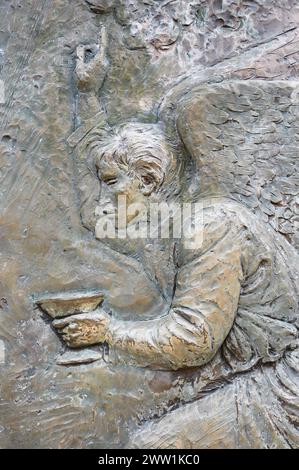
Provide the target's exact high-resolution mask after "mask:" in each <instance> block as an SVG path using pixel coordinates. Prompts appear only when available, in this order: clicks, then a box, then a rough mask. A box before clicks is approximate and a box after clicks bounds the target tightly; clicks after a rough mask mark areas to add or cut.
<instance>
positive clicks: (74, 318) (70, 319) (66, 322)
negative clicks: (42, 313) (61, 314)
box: [52, 315, 79, 329]
mask: <svg viewBox="0 0 299 470" xmlns="http://www.w3.org/2000/svg"><path fill="white" fill-rule="evenodd" d="M78 316H79V315H72V316H70V317H65V318H61V319H59V320H54V321H53V323H52V325H53V326H54V328H57V329H60V328H64V327H65V326H67V325H70V324H71V323H76V321H77V318H78Z"/></svg>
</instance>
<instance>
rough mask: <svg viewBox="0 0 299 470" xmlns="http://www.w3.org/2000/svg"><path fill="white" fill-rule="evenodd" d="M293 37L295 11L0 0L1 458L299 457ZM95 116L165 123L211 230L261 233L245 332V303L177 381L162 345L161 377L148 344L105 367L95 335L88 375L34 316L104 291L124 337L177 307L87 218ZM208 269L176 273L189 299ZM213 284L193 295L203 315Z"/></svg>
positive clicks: (298, 41)
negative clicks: (249, 453)
mask: <svg viewBox="0 0 299 470" xmlns="http://www.w3.org/2000/svg"><path fill="white" fill-rule="evenodd" d="M298 21H299V7H298V2H297V1H296V0H280V1H279V0H277V1H276V0H255V1H253V0H252V1H250V0H248V1H245V0H244V1H243V0H235V1H233V0H223V1H221V0H214V1H213V0H207V1H199V0H198V1H196V0H194V1H189V0H174V1H169V0H165V1H163V0H161V1H157V0H147V1H145V0H144V1H143V0H115V1H113V0H105V1H104V0H103V1H102V0H95V1H93V0H88V1H86V2H85V1H83V0H53V1H51V2H50V1H49V0H26V1H24V2H20V1H17V0H1V1H0V79H1V80H3V82H4V88H5V103H4V104H0V123H1V124H0V165H1V167H0V178H1V183H0V195H1V196H0V197H1V199H0V208H1V213H0V224H1V227H0V230H1V242H0V243H1V245H0V259H1V263H0V340H1V345H2V346H3V345H4V346H3V347H2V346H1V348H2V349H1V351H3V352H4V353H5V354H4V355H5V357H4V361H2V362H1V361H0V373H1V379H0V399H1V409H0V445H1V447H3V448H14V447H19V448H20V447H21V448H23V447H35V448H45V447H51V448H54V447H59V448H68V447H75V448H94V447H96V448H105V447H106V448H107V447H110V448H111V447H116V448H122V447H126V446H130V447H131V446H132V447H134V446H145V447H146V446H152V447H180V446H181V447H196V448H205V447H234V448H236V447H251V448H253V447H268V448H269V447H271V446H272V447H297V446H298V434H296V431H295V427H296V424H297V425H298V415H297V416H296V413H298V353H297V351H296V348H295V345H294V344H295V343H294V341H295V339H296V334H297V333H296V329H295V326H296V323H297V325H298V291H296V288H295V287H291V284H292V286H293V285H294V286H296V285H298V284H297V283H298V258H297V253H296V251H295V250H296V249H297V250H298V245H299V239H298V223H299V219H298V217H299V216H298V202H299V201H298V197H299V196H298V187H299V183H298V175H297V169H298V96H299V95H298V90H299V88H297V82H296V80H298V45H299V36H298ZM102 26H105V31H106V33H107V59H108V62H107V63H106V64H105V74H104V75H103V77H102V79H104V82H103V83H101V85H102V86H101V89H100V94H99V98H100V100H99V103H100V106H99V107H98V103H97V100H96V99H95V100H91V101H88V102H87V106H86V103H85V106H84V103H83V104H82V100H81V98H82V93H81V92H82V89H81V90H80V83H79V85H78V83H76V79H75V76H76V74H75V60H76V51H77V46H79V45H89V44H97V42H98V38H99V35H100V31H103V29H102ZM77 53H78V52H77ZM80 94H81V96H80ZM95 98H96V97H95ZM228 103H229V104H228ZM88 113H89V114H90V115H89V116H87V114H88ZM97 113H98V114H97ZM103 113H104V114H105V119H106V120H107V121H108V122H109V123H110V125H118V124H120V123H122V122H127V121H129V120H131V119H134V120H136V121H141V122H155V121H157V120H159V121H164V122H165V123H166V125H167V126H169V127H170V128H173V124H174V123H175V124H176V128H177V129H178V130H179V134H180V137H181V139H182V141H183V143H184V145H185V147H186V151H187V153H188V154H190V155H191V157H192V158H191V160H192V162H191V163H190V167H191V168H189V171H190V173H192V169H193V170H196V169H198V170H199V175H200V178H199V179H201V181H200V184H201V186H200V185H199V186H198V187H199V188H200V191H202V194H208V195H212V196H215V192H216V195H217V196H221V197H224V198H226V197H227V195H229V197H232V198H233V199H234V201H235V202H232V201H231V199H230V200H229V202H226V199H225V201H224V203H223V206H225V207H224V209H223V206H222V208H221V207H220V209H219V208H217V207H216V206H215V205H213V207H212V209H210V208H209V207H210V206H209V205H208V206H207V208H206V210H207V214H208V215H207V217H208V218H209V217H210V218H211V220H214V219H215V217H216V216H217V217H218V216H219V218H218V219H217V218H216V219H215V220H220V221H221V214H222V216H223V210H224V214H225V217H227V219H228V220H229V221H230V223H231V227H233V229H236V227H240V225H238V224H240V221H242V223H243V225H244V226H246V228H247V230H248V231H250V234H251V235H252V234H253V235H254V237H253V238H254V243H252V245H251V244H250V243H248V244H247V245H246V250H247V251H246V253H247V260H254V259H256V258H255V257H256V256H257V254H258V255H261V257H260V258H259V261H260V263H261V266H260V267H261V270H260V271H259V274H258V276H257V278H256V279H252V282H253V284H254V282H255V283H258V284H259V289H260V290H259V296H258V297H256V294H255V297H254V296H253V297H254V299H253V300H252V299H251V298H250V293H251V292H250V289H249V287H248V285H247V286H246V285H245V284H243V285H242V286H241V289H243V290H242V291H241V294H243V295H244V296H246V295H247V297H246V302H247V306H248V303H250V301H252V302H253V303H254V305H255V313H256V312H257V317H255V318H254V319H253V318H252V317H251V315H252V311H249V312H248V309H247V310H246V308H244V309H243V311H242V305H241V306H240V304H239V305H238V313H237V316H236V322H235V323H234V326H233V328H232V329H231V333H230V335H229V337H228V340H227V341H226V342H225V343H224V344H223V346H222V347H221V350H218V351H217V354H216V356H214V357H213V359H212V362H211V363H209V362H208V356H205V360H203V361H202V362H201V361H199V362H197V363H196V360H195V359H194V356H192V361H193V360H195V363H192V361H191V363H189V362H188V361H187V362H185V359H186V358H185V356H184V355H183V356H182V357H179V358H175V361H176V360H178V362H176V363H175V364H174V363H173V359H172V357H171V350H170V352H169V349H167V345H163V346H165V349H164V350H162V354H160V352H159V353H157V354H158V358H159V359H158V362H157V363H156V365H157V364H158V368H157V367H156V368H154V367H148V368H144V367H143V366H144V362H145V363H146V365H147V364H148V363H149V364H150V365H151V362H150V359H149V356H148V355H147V354H144V356H145V357H143V353H144V352H145V350H146V347H147V346H146V338H147V336H146V333H143V341H144V344H145V345H144V344H143V346H142V348H141V349H138V348H137V354H136V351H135V354H133V359H131V357H126V356H124V357H118V352H116V353H115V357H114V352H113V342H114V343H116V345H117V343H122V341H123V339H124V337H125V334H126V333H127V330H128V327H127V325H125V326H124V327H123V328H124V329H123V331H122V330H121V327H119V328H120V329H119V330H118V331H112V332H111V334H110V336H109V335H108V336H107V337H106V338H105V339H106V340H107V342H108V343H110V346H111V347H110V351H108V347H107V345H105V347H99V346H97V345H96V346H92V348H91V349H90V351H91V353H90V355H89V359H88V361H90V363H88V364H86V363H84V364H80V362H82V361H81V359H82V358H81V359H80V353H78V352H76V351H75V352H74V353H72V354H74V355H75V354H79V355H78V356H77V358H76V357H75V356H73V357H71V356H70V352H69V350H66V349H67V347H66V345H65V344H64V343H63V342H62V341H61V340H60V337H59V336H58V335H57V334H56V332H55V331H54V328H52V325H51V323H50V321H49V318H48V317H47V316H46V315H45V314H43V313H42V312H41V311H40V309H38V308H37V306H36V303H35V298H36V297H35V296H37V295H51V293H57V292H62V291H66V292H69V291H82V290H83V291H84V290H86V292H89V291H91V290H100V291H102V292H103V293H104V297H105V301H104V308H106V310H109V311H112V313H113V316H114V318H116V319H117V321H119V322H124V321H125V320H126V321H128V320H129V321H130V322H132V323H136V321H137V320H152V321H155V320H156V317H157V316H158V314H159V315H161V313H162V312H164V313H165V312H167V311H168V309H169V307H170V305H171V301H172V296H173V286H174V278H175V266H174V265H173V264H172V262H171V261H170V259H171V255H172V253H173V251H172V248H173V247H172V246H168V245H167V244H166V245H162V247H161V245H157V246H154V247H153V250H152V251H150V250H149V251H148V252H147V250H146V249H145V246H142V245H140V246H139V245H138V246H136V247H135V248H136V249H135V253H134V254H132V253H130V256H128V254H127V253H124V252H123V253H122V252H121V251H122V250H121V249H119V247H117V246H116V247H115V246H113V245H112V246H109V244H104V243H102V242H101V241H99V240H96V239H95V237H94V233H93V231H92V230H90V226H89V222H88V220H89V219H88V217H87V218H86V220H85V215H84V211H83V210H82V194H83V195H84V194H85V195H87V196H88V197H91V199H92V196H93V194H97V191H98V189H97V188H98V186H97V185H98V182H96V181H94V180H93V179H92V177H91V176H88V177H87V178H88V179H87V180H86V179H85V180H84V177H85V174H84V165H85V164H86V158H87V157H86V152H85V150H84V149H86V146H87V144H86V142H85V141H84V139H83V141H82V136H84V135H85V134H86V131H87V130H89V129H94V128H96V129H100V132H102V131H101V129H102V127H103V126H102V124H101V122H102V120H103ZM88 119H89V120H88ZM82 129H83V131H82ZM74 131H75V133H74ZM80 132H82V135H81V134H80ZM78 136H79V137H78ZM93 138H94V137H93ZM87 140H88V139H87ZM78 141H79V145H78ZM80 145H81V147H80ZM74 147H75V149H74ZM84 152H85V153H84ZM78 156H79V159H78ZM85 157H86V158H85ZM192 165H193V166H192ZM188 182H189V180H188V179H187V181H185V182H184V184H185V186H186V187H189V184H187V183H188ZM194 184H195V186H196V180H195V182H194ZM194 184H193V185H190V188H193V187H194ZM198 187H196V190H195V192H196V191H198ZM215 188H216V189H217V190H216V191H215ZM200 191H199V192H200ZM209 193H211V194H209ZM83 202H86V201H83ZM87 202H89V201H87ZM231 204H232V206H231ZM234 204H235V205H234ZM215 207H216V208H215ZM80 210H81V212H80ZM218 211H219V212H218ZM219 214H220V215H219ZM87 219H88V220H87ZM243 219H244V220H243ZM236 220H237V222H236ZM260 224H261V225H260ZM263 224H264V225H263ZM241 225H242V224H241ZM266 227H267V228H266ZM221 228H223V227H220V228H219V227H216V229H215V228H212V229H211V230H212V231H213V230H214V232H215V233H218V234H219V230H221ZM236 230H237V229H236ZM240 230H241V229H240ZM214 232H213V233H214ZM211 233H212V232H211ZM240 233H241V231H240V232H238V231H237V232H236V233H235V236H236V237H235V238H234V239H233V238H231V239H230V242H229V243H228V248H227V247H225V249H222V251H221V253H222V255H223V258H222V262H223V266H224V265H225V266H226V267H227V264H226V263H227V261H226V259H225V253H227V252H229V257H228V259H229V263H231V265H233V262H232V256H233V257H234V256H235V257H236V258H237V254H236V253H235V252H234V250H235V251H236V252H237V251H238V249H241V248H242V247H243V245H242V243H243V239H242V242H241V235H240ZM242 233H243V232H242ZM261 233H263V234H264V235H263V236H264V238H263V237H262V238H263V239H259V236H258V235H259V234H261ZM239 235H240V240H239V238H238V237H239ZM211 239H212V238H211ZM256 240H258V241H256ZM267 250H268V251H267ZM232 253H233V254H232ZM265 253H267V254H268V257H267V256H266V257H265ZM262 255H263V256H264V258H263V257H262ZM236 258H234V260H235V259H236ZM265 259H266V261H265ZM269 260H270V261H269ZM189 261H190V263H192V262H193V260H189ZM252 262H253V261H252ZM207 263H208V264H207V271H206V272H210V269H209V268H211V266H212V264H213V259H209V260H208V261H207ZM199 264H200V263H199ZM220 265H221V263H220ZM223 266H222V268H221V269H222V271H221V269H220V268H219V272H218V273H217V275H218V278H217V280H218V279H220V278H221V277H223V275H225V269H226V268H224V267H223ZM234 266H235V264H234ZM246 266H247V267H248V266H249V264H248V265H246ZM269 266H270V267H269ZM193 267H194V265H193ZM249 267H250V266H249ZM249 267H248V269H249ZM200 269H203V268H201V266H199V267H198V266H197V267H196V268H195V269H194V271H192V270H191V269H190V268H187V271H186V272H182V273H181V279H182V281H181V282H182V284H183V285H184V286H186V285H189V286H191V285H192V286H194V284H196V282H197V281H198V279H201V276H202V275H203V274H204V273H201V271H200ZM234 269H235V268H234ZM251 269H253V270H254V268H253V267H252V266H251ZM269 269H271V282H268V283H267V281H269V277H267V275H269ZM265 272H266V275H265V279H266V281H265V279H264V277H263V275H264V273H265ZM186 279H187V280H186ZM192 279H193V281H194V282H193V283H191V282H190V281H191V280H192ZM226 279H227V280H228V281H227V284H228V285H229V286H230V288H231V292H229V294H227V291H226V292H225V293H224V294H225V295H226V294H227V295H229V296H230V294H231V293H232V294H236V292H237V289H238V287H236V284H234V283H235V282H236V281H235V277H233V276H231V275H228V276H227V277H226ZM213 282H214V284H215V282H216V281H215V279H213V280H212V282H211V283H210V284H209V283H207V285H205V284H204V286H202V287H201V289H202V291H204V292H206V294H207V296H206V298H208V295H210V292H211V291H212V290H211V285H212V284H213ZM263 282H265V283H266V284H263ZM214 284H213V285H214ZM269 285H270V288H269ZM246 287H247V291H246ZM182 292H183V290H182ZM182 292H181V298H182V297H183V296H184V295H183V294H184V293H182ZM274 293H275V294H277V295H275V296H274V297H273V294H274ZM222 294H223V293H222ZM224 294H223V295H224ZM223 295H222V296H220V300H219V299H218V298H217V299H216V301H217V302H221V299H223V298H224V297H223ZM231 297H233V295H231ZM192 299H195V300H196V294H195V293H194V294H192ZM210 300H211V299H210ZM212 300H213V301H214V300H215V299H212ZM237 301H239V298H238V296H237ZM244 302H245V301H244ZM195 303H196V302H195ZM232 304H234V302H233V301H232ZM196 306H197V307H198V306H199V302H198V303H196ZM260 306H263V308H264V310H263V311H261V309H260ZM243 307H244V305H243ZM267 308H269V310H267V311H266V310H265V309H267ZM224 309H227V310H229V301H227V302H225V305H224ZM157 313H158V314H157ZM230 313H231V310H230ZM221 326H222V324H221ZM230 326H231V325H226V328H228V329H229V328H230ZM119 331H122V332H121V335H120V338H118V334H119ZM131 331H132V332H133V333H134V325H133V326H132V330H131ZM133 333H132V335H133ZM167 334H168V333H167V332H165V334H164V335H163V338H166V339H167ZM178 336H179V335H178ZM127 339H128V343H130V344H134V341H135V340H136V336H135V337H134V338H133V340H132V338H130V337H129V338H127ZM137 342H138V341H137ZM221 344H222V341H221ZM252 345H254V347H252ZM127 349H128V350H126V351H125V353H126V354H127V353H128V356H131V352H132V351H130V350H129V347H128V348H127ZM162 349H163V348H162ZM170 349H171V348H170ZM166 350H167V351H166ZM174 350H175V348H174ZM86 351H87V349H84V352H83V355H87V356H88V353H87V352H86ZM163 351H164V353H165V351H166V353H167V354H169V357H170V359H169V364H170V365H168V366H167V364H165V363H163V358H165V355H164V354H163ZM99 354H100V356H101V358H102V359H98V357H99ZM64 356H65V358H64V359H63V357H64ZM199 356H200V354H199ZM161 357H162V359H161ZM197 357H198V356H197ZM160 359H161V360H162V362H161V361H160ZM92 361H93V362H92ZM159 361H160V362H159ZM59 362H60V364H59ZM166 362H167V361H166ZM62 363H64V365H63V364H62ZM66 363H68V365H67V367H66V366H65V364H66ZM71 364H74V365H71ZM75 364H77V365H75ZM190 365H191V366H196V367H195V369H194V368H193V367H190ZM201 365H203V367H202V368H201V367H200V366H201ZM181 367H183V368H181ZM162 368H163V369H164V370H161V369H162ZM251 368H253V374H252V371H251ZM157 369H159V370H157ZM170 369H171V370H170ZM211 391H212V393H210V392H211ZM223 403H225V406H224V407H223V408H222V404H223ZM219 404H220V405H219ZM207 410H211V413H212V414H211V415H209V414H208V415H207ZM265 410H266V411H267V413H268V415H267V416H266V417H265V415H264V414H263V413H264V412H265ZM270 411H271V412H270ZM267 413H266V414H267ZM271 413H272V414H271ZM236 422H237V423H238V426H236ZM186 423H187V424H186ZM211 423H213V426H212V424H211ZM140 427H141V428H140ZM135 436H136V437H135Z"/></svg>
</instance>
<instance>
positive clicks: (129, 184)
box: [97, 161, 147, 223]
mask: <svg viewBox="0 0 299 470" xmlns="http://www.w3.org/2000/svg"><path fill="white" fill-rule="evenodd" d="M98 177H99V180H100V182H101V193H100V205H99V207H98V211H97V212H98V214H99V215H101V214H102V215H109V214H114V215H115V216H116V221H117V220H118V215H119V211H120V210H124V211H125V214H122V216H125V220H126V222H127V223H130V222H132V220H133V219H134V218H135V217H136V211H135V212H134V210H133V211H132V207H137V205H139V206H140V207H141V206H147V197H146V195H145V192H144V188H143V187H142V185H141V181H140V178H138V177H137V175H135V174H134V173H130V174H129V173H128V172H126V170H125V168H122V167H121V166H120V165H118V164H117V163H116V162H109V164H108V163H107V162H104V161H103V162H101V163H100V165H98ZM124 203H125V204H124Z"/></svg>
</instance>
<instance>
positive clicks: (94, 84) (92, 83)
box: [75, 27, 108, 93]
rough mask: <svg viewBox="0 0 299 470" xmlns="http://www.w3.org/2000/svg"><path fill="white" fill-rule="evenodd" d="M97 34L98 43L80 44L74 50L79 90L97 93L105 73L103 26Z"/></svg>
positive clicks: (104, 31)
mask: <svg viewBox="0 0 299 470" xmlns="http://www.w3.org/2000/svg"><path fill="white" fill-rule="evenodd" d="M99 36H100V37H99V42H98V44H91V45H88V46H86V45H80V46H78V47H77V50H76V68H75V73H76V79H77V85H78V88H79V89H80V90H81V91H93V92H94V93H97V92H98V91H99V89H100V88H101V86H102V84H103V81H104V79H105V76H106V73H107V67H108V60H107V33H106V30H105V28H104V27H102V29H101V31H100V35H99ZM89 57H91V58H90V60H88V58H89Z"/></svg>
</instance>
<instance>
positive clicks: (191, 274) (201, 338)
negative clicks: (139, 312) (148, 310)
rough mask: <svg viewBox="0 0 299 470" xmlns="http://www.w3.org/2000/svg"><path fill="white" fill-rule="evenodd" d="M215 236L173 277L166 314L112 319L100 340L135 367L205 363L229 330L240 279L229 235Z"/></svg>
mask: <svg viewBox="0 0 299 470" xmlns="http://www.w3.org/2000/svg"><path fill="white" fill-rule="evenodd" d="M215 233H216V232H215ZM215 233H214V234H213V236H212V237H211V238H210V240H209V244H210V248H209V249H208V250H207V251H205V250H206V247H205V249H204V251H205V252H204V253H201V254H200V255H199V256H198V257H195V259H193V260H192V261H190V262H189V263H187V264H185V265H184V266H182V267H181V268H180V270H179V271H178V275H177V279H176V287H175V295H174V299H173V302H172V305H171V308H170V310H169V313H168V314H167V315H165V316H162V317H160V318H157V319H155V320H150V321H129V322H128V321H121V320H118V319H112V320H111V321H110V322H109V325H108V327H107V329H108V332H107V333H106V338H105V339H106V341H108V343H109V344H110V345H111V346H114V347H115V348H117V349H118V350H120V351H123V352H125V353H126V354H129V355H130V356H132V357H133V358H135V363H136V364H140V365H148V366H151V367H156V368H162V369H174V370H175V369H180V368H185V367H192V366H200V365H202V364H205V363H207V362H209V361H210V359H211V358H212V357H213V356H214V355H215V353H216V352H217V350H218V349H219V348H220V346H221V345H222V343H223V341H224V340H225V338H226V336H227V334H228V332H229V330H230V329H231V327H232V325H233V322H234V317H235V314H236V310H237V306H238V300H239V293H240V281H241V277H242V269H241V262H240V257H241V255H240V249H239V247H238V244H236V243H235V240H234V238H232V237H231V236H230V235H232V233H231V232H230V231H228V233H227V234H226V235H223V233H222V232H221V230H220V231H219V232H218V234H217V235H216V236H217V239H215ZM207 236H208V234H207Z"/></svg>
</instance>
